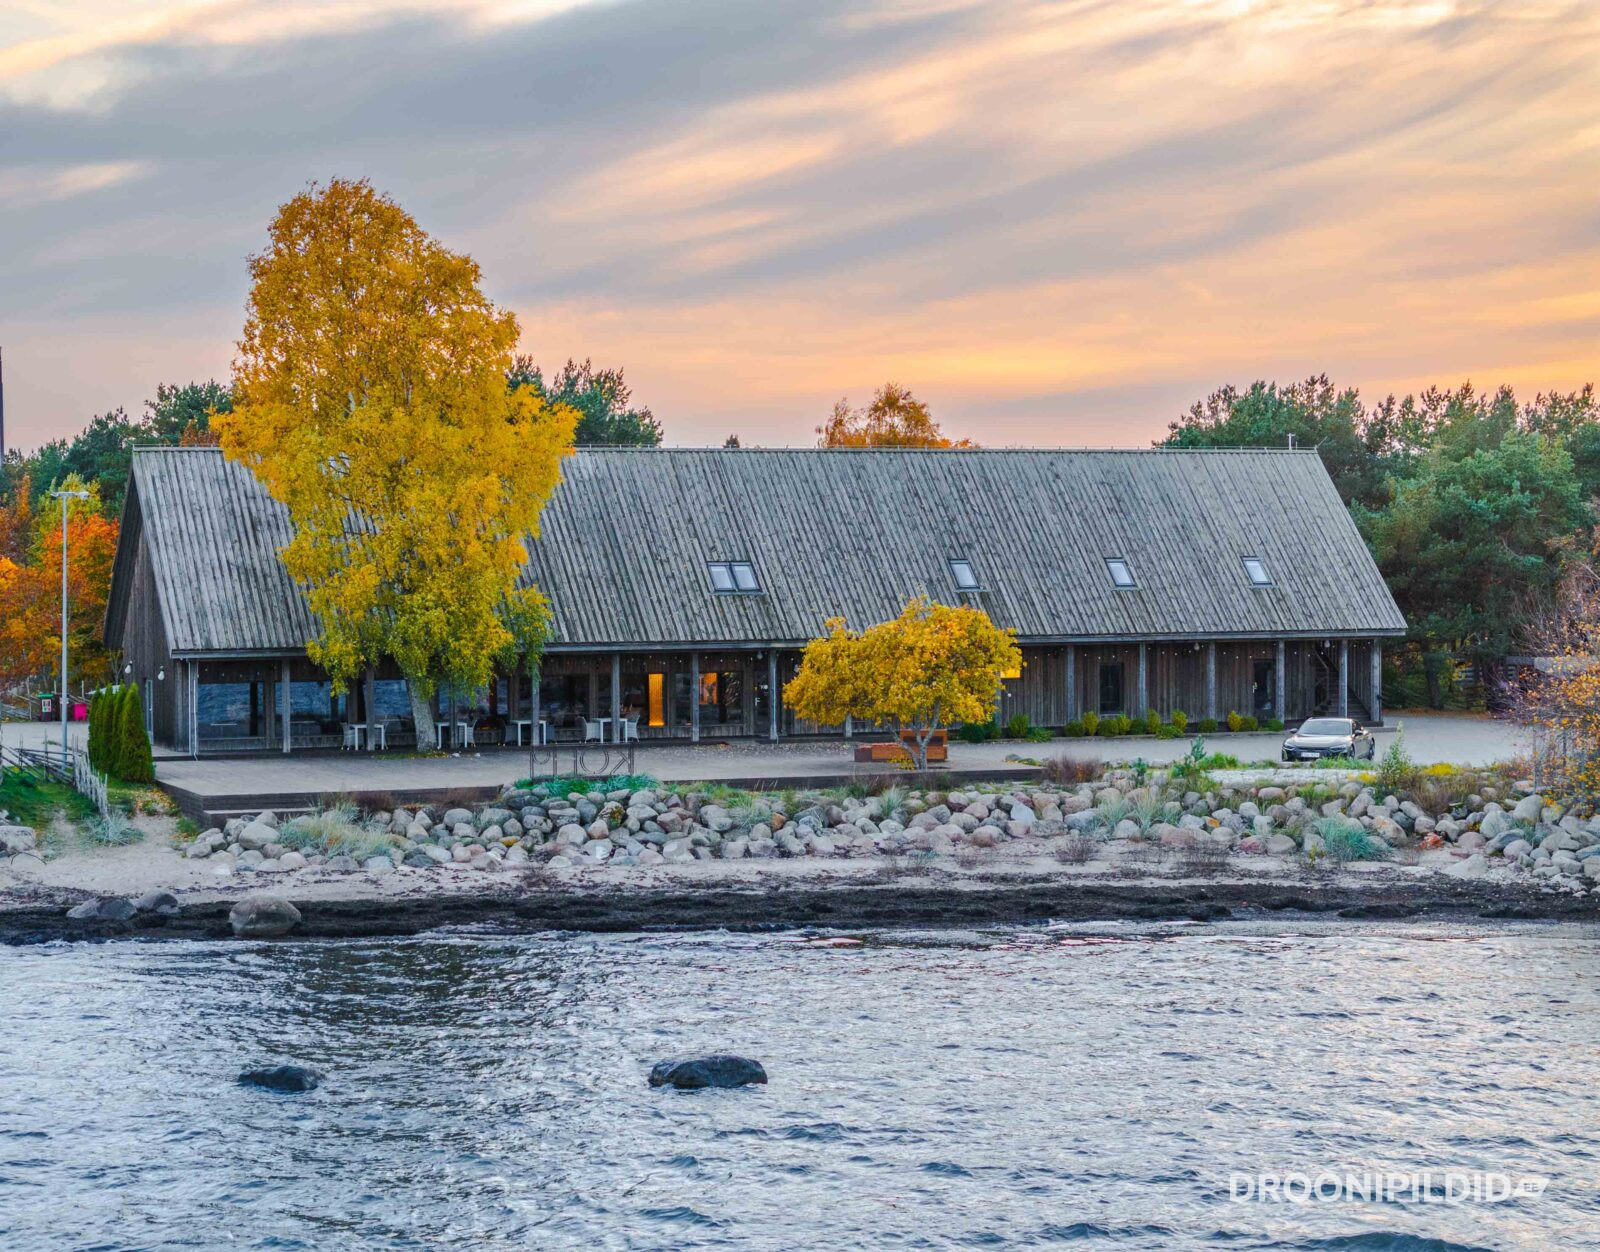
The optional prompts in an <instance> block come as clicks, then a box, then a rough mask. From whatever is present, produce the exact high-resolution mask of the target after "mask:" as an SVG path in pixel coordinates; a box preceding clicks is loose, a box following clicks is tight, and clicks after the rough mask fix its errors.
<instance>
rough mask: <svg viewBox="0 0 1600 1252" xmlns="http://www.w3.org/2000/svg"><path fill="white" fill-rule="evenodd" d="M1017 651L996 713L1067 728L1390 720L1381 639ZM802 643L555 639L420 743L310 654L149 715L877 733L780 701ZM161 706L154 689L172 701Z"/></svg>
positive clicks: (388, 688)
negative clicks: (578, 643) (649, 645)
mask: <svg viewBox="0 0 1600 1252" xmlns="http://www.w3.org/2000/svg"><path fill="white" fill-rule="evenodd" d="M1022 656H1023V660H1022V667H1021V670H1020V671H1019V672H1018V673H1017V674H1016V675H1015V676H1013V677H1010V678H1008V679H1007V680H1006V681H1005V683H1004V689H1003V692H1002V695H1001V698H1000V701H999V705H998V708H997V710H996V712H997V715H998V717H999V719H1000V720H1001V721H1005V720H1008V719H1009V718H1011V717H1013V716H1015V715H1017V714H1019V713H1020V714H1023V715H1025V716H1026V717H1027V718H1028V720H1029V722H1031V723H1032V724H1033V725H1035V726H1045V727H1052V728H1059V727H1062V726H1065V725H1067V724H1068V723H1070V722H1075V721H1077V720H1079V719H1081V718H1082V717H1083V715H1084V714H1085V713H1087V712H1090V711H1093V712H1095V713H1098V714H1100V715H1101V716H1109V715H1114V714H1124V715H1126V716H1128V717H1130V718H1134V719H1139V718H1143V717H1144V716H1145V715H1146V713H1147V712H1148V711H1149V710H1152V709H1153V710H1155V712H1156V713H1157V714H1158V715H1160V716H1161V717H1162V718H1163V719H1164V720H1165V719H1168V718H1170V717H1171V715H1172V714H1173V713H1174V712H1176V711H1179V710H1182V711H1183V712H1184V713H1187V714H1188V716H1189V718H1190V720H1191V722H1195V721H1199V720H1201V719H1203V718H1208V717H1209V718H1214V719H1216V720H1217V721H1219V722H1222V721H1224V720H1225V719H1226V718H1227V716H1228V714H1229V713H1230V712H1237V713H1239V714H1241V715H1244V716H1251V717H1255V718H1256V719H1257V720H1258V721H1260V722H1262V723H1263V724H1264V723H1266V722H1268V721H1270V720H1272V719H1274V718H1276V719H1278V720H1280V721H1284V722H1292V721H1297V720H1299V719H1301V718H1305V717H1311V716H1314V715H1317V714H1335V715H1340V716H1354V717H1357V718H1360V719H1363V720H1365V721H1367V722H1369V723H1372V724H1380V723H1381V722H1382V715H1383V710H1382V707H1381V698H1380V695H1379V692H1380V690H1381V676H1380V669H1381V665H1382V656H1383V645H1382V641H1381V640H1379V639H1374V638H1366V639H1347V638H1330V639H1326V640H1309V639H1298V640H1281V639H1280V640H1270V639H1269V640H1160V641H1153V640H1147V641H1130V642H1122V641H1116V642H1107V643H1062V644H1024V646H1023V649H1022ZM799 664H800V649H799V648H798V647H793V646H787V647H782V646H780V647H761V648H735V649H721V650H688V651H639V652H632V651H610V652H601V651H577V650H572V651H555V652H551V653H550V654H548V655H546V656H545V657H543V658H542V661H541V664H540V668H539V672H538V675H537V678H535V677H534V676H532V675H530V674H529V673H528V672H527V670H526V669H525V668H523V667H518V668H517V669H516V670H515V671H513V672H501V673H497V674H496V675H495V676H494V679H493V680H492V681H491V682H490V683H489V684H488V685H487V686H486V687H484V688H482V689H480V690H478V691H462V690H450V689H448V688H445V689H442V690H440V691H438V692H436V693H435V696H434V700H433V710H434V718H435V723H436V733H435V738H434V739H433V741H432V742H429V743H426V744H419V743H418V742H417V734H416V727H415V725H414V723H413V720H412V710H411V701H410V693H409V690H408V685H407V683H406V680H405V678H404V677H403V676H402V675H401V674H400V673H399V671H398V670H397V669H395V668H394V667H393V666H392V665H387V664H386V665H380V666H375V667H373V668H372V669H370V670H369V671H368V672H367V674H366V675H365V676H364V677H363V679H362V680H361V681H360V682H357V683H354V684H351V686H350V687H349V688H348V689H347V690H345V691H343V692H335V691H334V688H333V683H332V681H331V680H330V679H329V677H328V675H327V674H326V673H324V672H323V671H322V670H321V669H320V668H318V667H317V666H316V665H314V664H313V663H312V662H311V661H310V660H309V659H307V658H306V657H304V656H297V657H277V658H264V657H258V658H215V659H212V658H206V659H200V658H194V659H180V660H178V661H177V662H176V663H175V664H174V666H173V668H174V670H175V671H176V672H175V674H174V676H173V679H172V680H171V681H167V680H166V679H165V678H164V679H163V681H162V682H161V683H158V684H156V685H155V687H154V688H153V689H152V690H151V691H150V693H149V696H148V698H149V699H150V700H151V702H152V712H153V714H156V715H154V716H153V717H152V723H153V728H162V727H164V726H169V725H170V726H171V727H172V728H173V733H172V735H171V737H170V739H166V737H165V736H161V735H159V734H158V736H157V738H158V740H159V739H164V740H166V746H168V747H170V748H174V749H176V750H178V751H181V752H184V753H186V754H189V755H201V754H237V753H250V752H274V751H276V752H295V751H302V750H315V749H324V750H333V749H350V750H355V751H376V750H407V751H414V750H417V749H419V748H421V749H436V748H442V749H448V750H454V751H459V750H461V749H463V748H471V749H476V748H488V747H496V746H519V745H530V744H533V743H535V742H545V743H550V742H577V741H583V740H585V739H589V740H595V739H598V740H599V741H601V742H607V743H613V742H619V741H634V740H637V741H638V742H640V743H649V742H652V741H678V742H686V743H699V742H704V741H715V740H723V739H765V740H769V741H774V742H775V741H777V740H779V739H788V738H797V737H815V736H827V735H839V734H841V733H842V734H844V735H846V736H848V735H850V734H851V733H852V732H856V733H862V734H871V733H872V732H873V730H874V728H872V727H865V726H853V727H852V726H822V725H818V724H816V723H814V722H808V721H804V720H802V719H800V718H797V717H796V716H795V715H794V712H793V710H791V709H789V708H787V707H786V706H785V704H784V701H783V697H782V690H783V687H784V685H785V684H786V683H787V682H788V681H789V680H790V679H791V678H793V677H794V675H795V672H796V670H797V669H798V667H799ZM169 701H170V703H171V707H170V709H168V710H165V711H163V710H160V709H158V708H156V707H155V706H156V705H158V704H160V703H163V702H169Z"/></svg>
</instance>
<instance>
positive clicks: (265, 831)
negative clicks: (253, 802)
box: [238, 821, 278, 852]
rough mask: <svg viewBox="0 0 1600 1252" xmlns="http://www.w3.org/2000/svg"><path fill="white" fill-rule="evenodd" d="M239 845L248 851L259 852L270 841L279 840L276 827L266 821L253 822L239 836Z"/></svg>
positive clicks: (275, 841)
mask: <svg viewBox="0 0 1600 1252" xmlns="http://www.w3.org/2000/svg"><path fill="white" fill-rule="evenodd" d="M238 842H239V846H240V847H241V848H243V849H244V850H245V851H247V852H259V851H261V849H262V848H264V847H266V846H267V845H268V844H269V843H277V842H278V832H277V830H276V828H274V827H272V826H268V825H267V824H266V823H265V822H259V821H256V822H251V823H250V824H249V825H248V826H246V827H245V828H244V829H243V830H241V831H240V832H239V836H238Z"/></svg>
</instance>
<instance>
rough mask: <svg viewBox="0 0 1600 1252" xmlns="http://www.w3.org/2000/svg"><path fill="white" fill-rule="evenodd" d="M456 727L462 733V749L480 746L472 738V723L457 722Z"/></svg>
mask: <svg viewBox="0 0 1600 1252" xmlns="http://www.w3.org/2000/svg"><path fill="white" fill-rule="evenodd" d="M456 726H457V728H458V729H459V730H460V731H461V747H463V748H476V747H477V746H478V742H477V740H475V739H474V738H473V737H472V723H471V722H457V723H456Z"/></svg>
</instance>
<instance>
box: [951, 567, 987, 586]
mask: <svg viewBox="0 0 1600 1252" xmlns="http://www.w3.org/2000/svg"><path fill="white" fill-rule="evenodd" d="M950 575H951V577H952V578H954V579H955V580H956V590H957V591H980V590H982V588H981V587H979V585H978V574H977V571H976V570H974V569H973V568H972V562H971V561H963V560H956V559H953V560H951V562H950Z"/></svg>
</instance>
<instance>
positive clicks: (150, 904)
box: [133, 890, 178, 916]
mask: <svg viewBox="0 0 1600 1252" xmlns="http://www.w3.org/2000/svg"><path fill="white" fill-rule="evenodd" d="M133 907H134V908H136V909H138V910H139V912H141V913H160V914H161V915H163V916H170V915H171V914H173V913H176V912H177V911H178V897H177V896H175V895H173V894H172V892H170V891H159V890H158V891H147V892H145V893H144V895H142V896H140V897H139V898H138V899H137V900H135V901H134V902H133Z"/></svg>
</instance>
